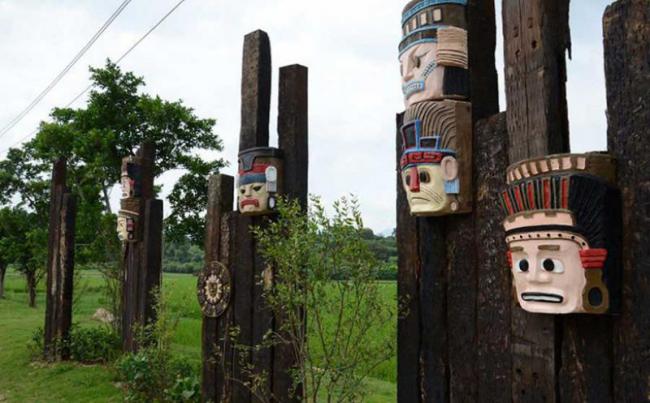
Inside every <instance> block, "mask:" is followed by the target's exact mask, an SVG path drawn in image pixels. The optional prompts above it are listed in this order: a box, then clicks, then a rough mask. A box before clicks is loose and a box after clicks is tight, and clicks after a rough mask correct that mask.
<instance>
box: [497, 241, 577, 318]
mask: <svg viewBox="0 0 650 403" xmlns="http://www.w3.org/2000/svg"><path fill="white" fill-rule="evenodd" d="M529 235H530V236H532V239H531V238H528V236H529ZM537 235H539V237H538V236H537ZM547 235H548V234H547V233H545V232H544V233H534V232H533V233H530V234H524V235H523V236H524V239H522V240H517V241H511V242H510V243H509V247H510V252H511V253H512V272H513V277H514V283H515V289H516V292H517V300H518V301H519V304H520V306H521V307H522V308H523V309H524V310H526V311H528V312H537V313H550V314H563V313H574V312H584V311H585V310H584V307H583V290H584V289H585V286H586V284H587V279H586V277H585V270H584V269H583V268H582V262H581V260H580V250H581V249H582V246H581V243H582V242H584V240H583V239H581V238H578V237H576V239H575V240H571V236H574V235H572V234H569V233H565V234H563V237H562V238H559V237H558V236H557V235H559V234H552V236H551V237H550V238H548V237H547Z"/></svg>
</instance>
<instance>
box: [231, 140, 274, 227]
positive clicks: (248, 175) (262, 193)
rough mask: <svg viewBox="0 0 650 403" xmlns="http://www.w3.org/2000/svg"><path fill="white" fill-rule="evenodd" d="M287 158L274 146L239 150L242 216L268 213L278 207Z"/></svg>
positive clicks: (239, 202) (239, 199)
mask: <svg viewBox="0 0 650 403" xmlns="http://www.w3.org/2000/svg"><path fill="white" fill-rule="evenodd" d="M283 175H284V171H283V157H282V152H281V150H279V149H277V148H271V147H257V148H251V149H248V150H245V151H242V152H240V153H239V176H238V179H237V199H238V200H237V205H238V206H239V212H240V213H241V214H242V215H264V214H269V213H272V212H273V210H275V207H276V203H277V196H278V195H279V194H281V193H282V181H283V179H282V178H283Z"/></svg>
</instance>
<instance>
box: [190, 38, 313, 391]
mask: <svg viewBox="0 0 650 403" xmlns="http://www.w3.org/2000/svg"><path fill="white" fill-rule="evenodd" d="M279 96H280V98H279V114H278V132H279V141H278V143H279V148H278V149H276V148H270V147H268V145H269V127H268V124H269V112H270V101H271V47H270V41H269V38H268V35H267V34H266V33H265V32H263V31H255V32H253V33H251V34H248V35H246V37H245V40H244V57H243V69H242V113H241V119H242V122H241V133H240V141H239V151H240V153H239V164H238V165H239V175H238V180H237V184H236V189H237V194H238V196H239V198H238V202H237V205H238V211H235V212H233V211H232V205H233V199H232V194H233V187H234V186H235V184H234V181H233V178H232V177H229V176H225V175H218V176H215V177H213V178H211V180H210V185H209V202H208V215H207V225H206V253H205V259H206V266H205V268H204V270H203V271H202V273H201V275H200V277H199V282H198V287H197V288H198V297H199V302H200V303H201V307H202V311H203V332H202V339H203V340H202V345H203V371H202V398H203V401H215V402H250V401H258V400H259V399H258V398H257V397H256V395H258V396H264V397H265V398H271V399H272V400H273V401H278V402H290V401H293V400H297V399H291V398H289V394H290V388H291V387H292V386H293V382H292V377H291V374H290V373H289V370H290V369H291V368H293V367H294V366H295V365H296V360H297V357H294V355H293V352H292V351H291V349H290V348H288V347H287V346H284V345H276V346H274V347H273V348H252V349H251V348H250V347H253V346H261V345H262V344H263V342H264V339H265V336H266V335H267V334H268V332H269V331H273V330H274V329H277V328H278V327H279V323H281V321H282V320H283V318H280V317H274V316H273V313H272V312H271V311H270V309H269V308H268V307H267V306H266V304H265V302H264V297H263V293H264V290H265V288H266V287H272V286H273V268H272V267H270V266H269V265H268V264H267V263H266V262H265V261H264V259H263V258H262V257H261V255H260V253H259V251H258V250H257V243H256V241H255V239H254V236H253V233H252V229H253V227H263V226H264V225H266V223H267V222H268V220H269V219H274V218H273V216H272V215H271V216H268V215H269V214H270V213H272V211H273V209H274V208H275V202H276V195H284V196H288V197H290V198H294V199H297V200H299V202H300V203H301V205H302V206H303V207H305V208H306V205H307V169H308V148H307V146H308V144H307V134H308V125H307V69H306V68H305V67H303V66H298V65H294V66H287V67H283V68H281V69H280V95H279ZM242 346H243V348H242ZM251 372H252V373H253V374H254V375H255V376H257V377H259V378H261V379H260V380H258V382H256V385H255V386H251V385H250V384H247V383H248V382H249V381H250V377H251ZM251 389H255V390H254V391H252V390H251ZM251 392H254V393H251Z"/></svg>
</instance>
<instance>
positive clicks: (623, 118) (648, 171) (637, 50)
mask: <svg viewBox="0 0 650 403" xmlns="http://www.w3.org/2000/svg"><path fill="white" fill-rule="evenodd" d="M603 25H604V38H605V41H604V42H605V75H606V80H607V116H608V124H609V128H608V145H609V151H610V153H611V154H613V156H614V157H616V158H617V159H618V186H619V188H620V189H621V191H622V194H623V234H624V235H623V245H624V248H623V295H622V309H621V312H622V314H621V315H620V316H619V317H616V318H615V319H614V331H613V338H614V355H613V357H614V365H615V366H614V371H613V385H614V397H615V399H614V400H615V401H618V402H641V401H648V400H650V382H648V380H649V379H650V356H649V352H650V311H649V310H648V306H650V258H649V256H648V254H649V253H650V252H649V248H648V245H650V159H649V157H648V156H649V155H650V137H649V136H648V126H649V125H650V108H649V107H648V103H649V98H648V94H650V77H649V76H648V71H650V57H649V55H650V44H649V42H648V38H650V4H649V3H648V2H647V1H645V0H619V1H616V2H614V3H613V4H612V5H610V6H609V7H608V8H607V10H606V11H605V15H604V18H603Z"/></svg>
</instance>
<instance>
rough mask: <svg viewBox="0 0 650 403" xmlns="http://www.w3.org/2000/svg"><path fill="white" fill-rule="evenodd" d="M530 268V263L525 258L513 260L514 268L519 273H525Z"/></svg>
mask: <svg viewBox="0 0 650 403" xmlns="http://www.w3.org/2000/svg"><path fill="white" fill-rule="evenodd" d="M529 268H530V263H528V260H526V259H520V260H517V262H515V270H517V272H520V273H526V272H527V271H528V269H529Z"/></svg>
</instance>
